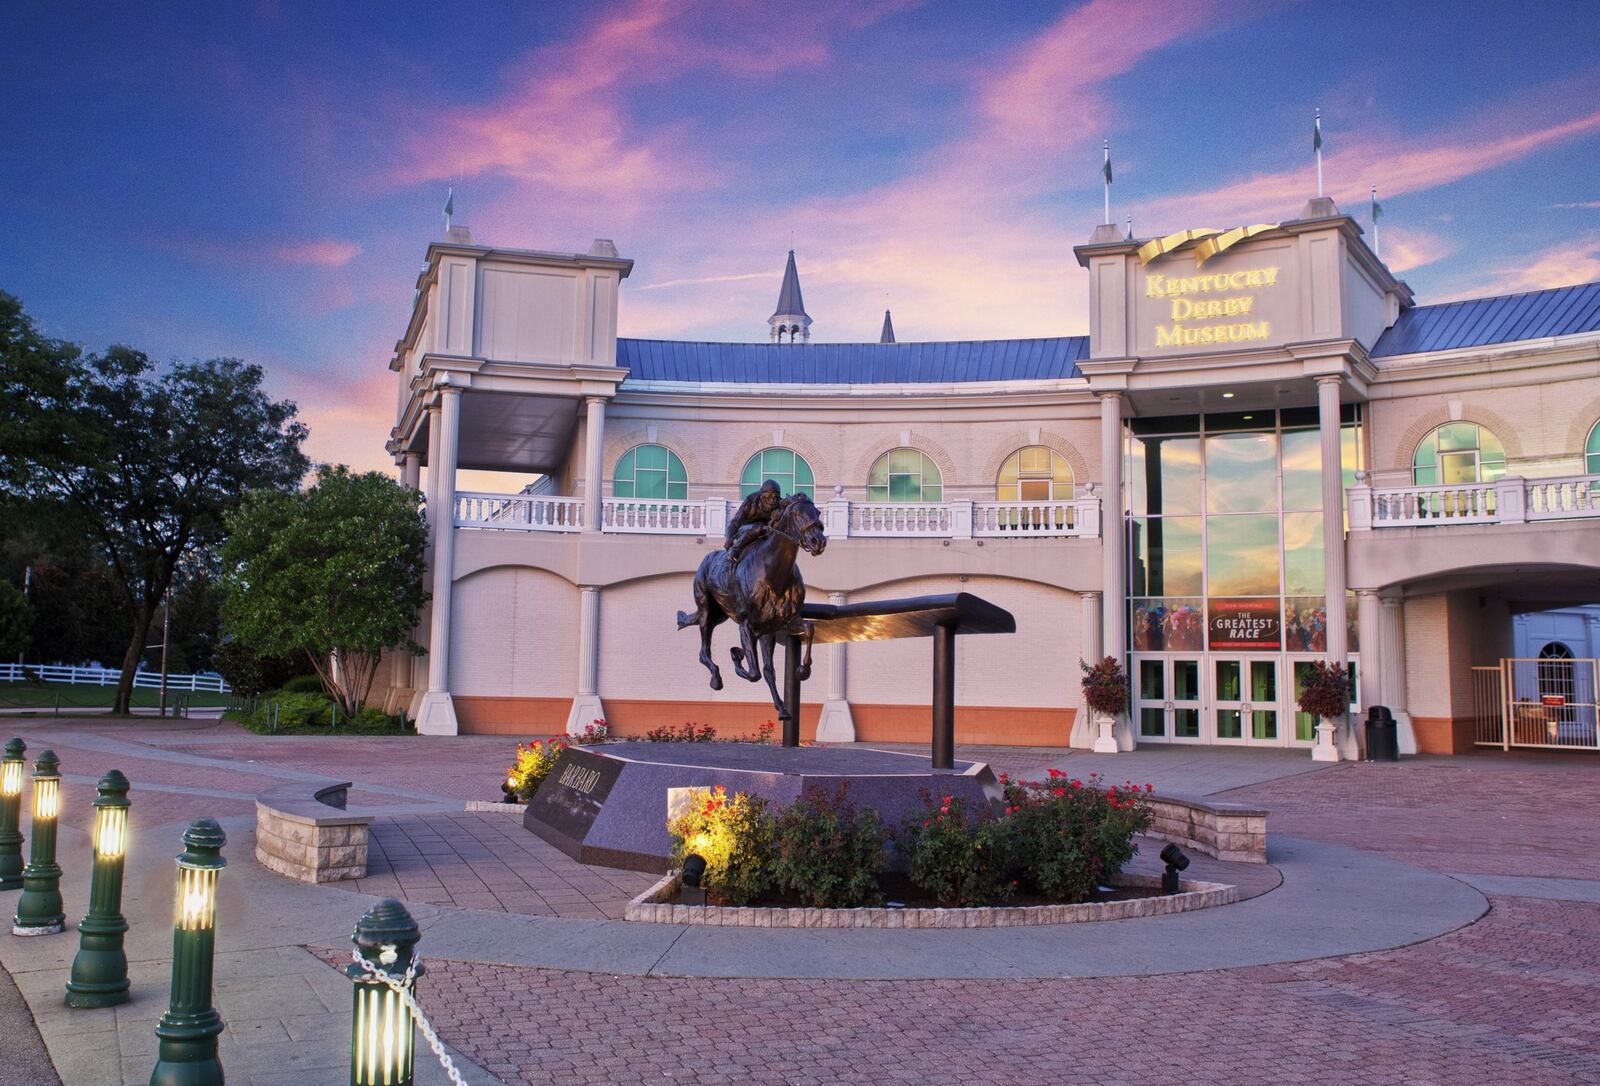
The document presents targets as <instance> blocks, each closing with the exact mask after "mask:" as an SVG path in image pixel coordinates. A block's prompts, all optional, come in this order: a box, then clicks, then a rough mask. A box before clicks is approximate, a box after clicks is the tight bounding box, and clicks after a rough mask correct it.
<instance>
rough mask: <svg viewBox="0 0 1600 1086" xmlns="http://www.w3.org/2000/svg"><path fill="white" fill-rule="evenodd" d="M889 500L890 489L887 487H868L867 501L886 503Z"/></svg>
mask: <svg viewBox="0 0 1600 1086" xmlns="http://www.w3.org/2000/svg"><path fill="white" fill-rule="evenodd" d="M888 500H889V488H888V487H886V486H869V487H867V501H869V502H886V501H888Z"/></svg>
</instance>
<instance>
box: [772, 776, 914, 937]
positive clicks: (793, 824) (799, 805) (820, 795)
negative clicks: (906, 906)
mask: <svg viewBox="0 0 1600 1086" xmlns="http://www.w3.org/2000/svg"><path fill="white" fill-rule="evenodd" d="M848 787H849V786H848V784H847V783H843V782H841V783H840V785H839V790H838V791H837V792H836V793H831V794H830V793H829V792H828V791H827V790H826V789H824V788H820V787H817V786H812V787H811V788H808V789H806V792H805V794H804V795H803V796H801V797H800V798H799V799H798V800H796V801H795V802H794V803H791V804H790V805H789V806H787V807H785V808H784V809H783V810H782V812H780V813H779V815H778V818H777V824H776V826H775V827H774V834H773V853H774V855H773V862H772V881H773V885H774V886H775V887H776V888H777V889H778V891H779V892H780V893H784V894H787V895H789V896H791V897H793V898H794V899H796V900H797V901H799V902H800V903H801V904H803V905H806V906H809V907H811V908H817V909H842V908H850V907H852V906H856V905H870V904H873V903H875V902H877V901H878V900H879V899H880V898H881V897H882V896H883V895H882V894H881V893H879V891H878V876H879V874H880V873H881V872H882V871H883V869H884V867H885V866H886V865H887V864H888V859H889V856H888V852H887V851H886V850H885V849H884V843H883V820H882V819H881V818H880V817H879V816H878V812H876V811H873V810H863V811H858V810H856V808H855V807H854V806H853V805H851V804H850V803H848V802H847V801H846V799H845V793H846V790H847V789H848Z"/></svg>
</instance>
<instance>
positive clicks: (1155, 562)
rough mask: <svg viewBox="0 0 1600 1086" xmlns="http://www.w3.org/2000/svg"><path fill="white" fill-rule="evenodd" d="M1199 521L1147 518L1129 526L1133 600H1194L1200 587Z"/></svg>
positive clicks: (1175, 518)
mask: <svg viewBox="0 0 1600 1086" xmlns="http://www.w3.org/2000/svg"><path fill="white" fill-rule="evenodd" d="M1200 525H1201V518H1199V517H1151V518H1140V519H1136V520H1133V521H1131V522H1130V523H1129V525H1128V528H1129V532H1128V536H1129V541H1130V543H1131V545H1132V559H1133V562H1132V566H1131V568H1130V570H1129V574H1130V576H1131V578H1132V580H1133V585H1134V589H1133V594H1134V595H1135V596H1198V595H1200V593H1201V591H1202V587H1203V580H1202V576H1201V545H1200Z"/></svg>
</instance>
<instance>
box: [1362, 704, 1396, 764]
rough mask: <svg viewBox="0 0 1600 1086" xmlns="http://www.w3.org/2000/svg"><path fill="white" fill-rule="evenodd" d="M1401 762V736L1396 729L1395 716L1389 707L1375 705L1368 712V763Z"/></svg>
mask: <svg viewBox="0 0 1600 1086" xmlns="http://www.w3.org/2000/svg"><path fill="white" fill-rule="evenodd" d="M1399 760H1400V734H1399V729H1397V728H1396V727H1395V723H1394V714H1393V713H1391V712H1390V711H1389V707H1388V706H1387V705H1374V706H1373V707H1372V708H1370V709H1368V710H1367V761H1369V762H1398V761H1399Z"/></svg>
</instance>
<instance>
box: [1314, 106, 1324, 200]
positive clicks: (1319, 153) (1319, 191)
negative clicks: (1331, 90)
mask: <svg viewBox="0 0 1600 1086" xmlns="http://www.w3.org/2000/svg"><path fill="white" fill-rule="evenodd" d="M1313 142H1314V143H1315V145H1316V147H1315V150H1316V152H1317V199H1319V200H1320V199H1322V110H1320V109H1319V110H1317V123H1316V139H1315V140H1314V141H1313Z"/></svg>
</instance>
